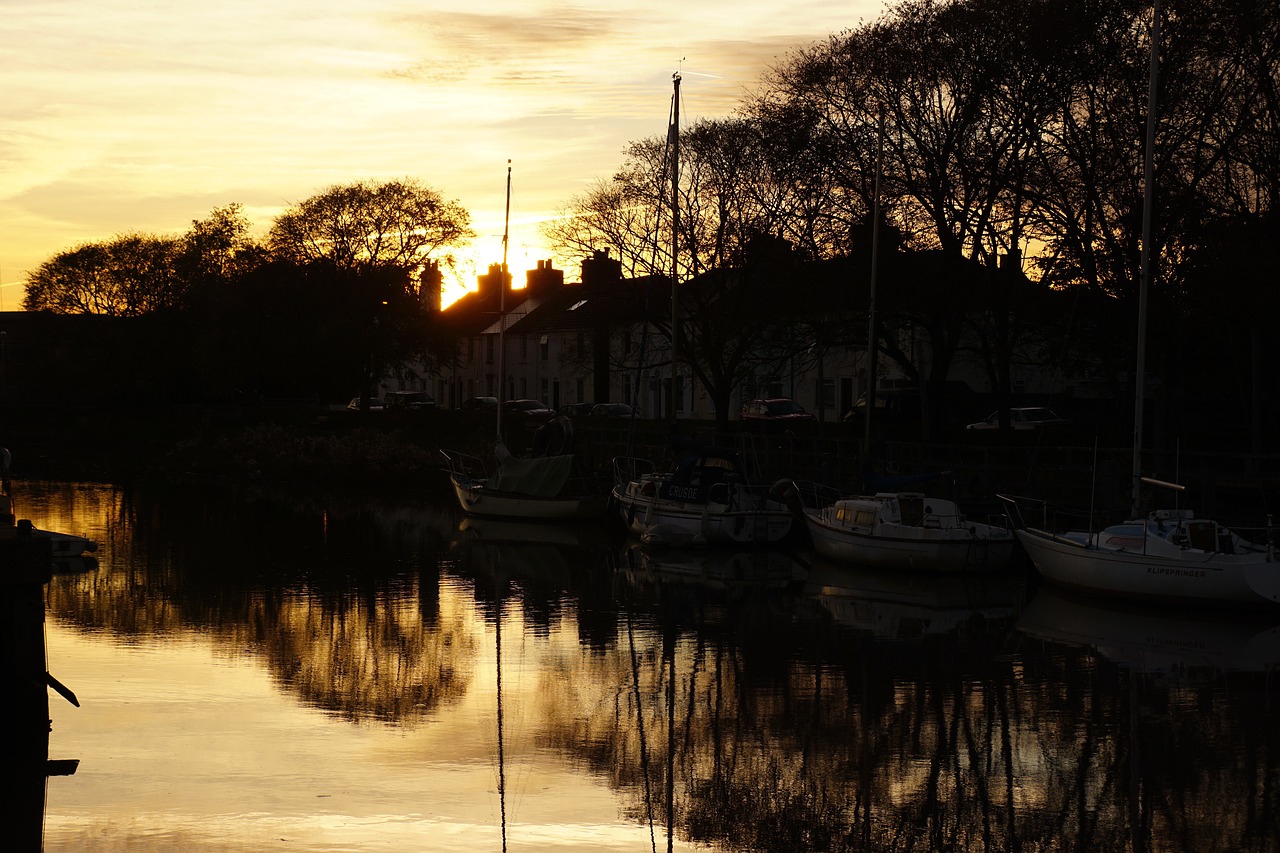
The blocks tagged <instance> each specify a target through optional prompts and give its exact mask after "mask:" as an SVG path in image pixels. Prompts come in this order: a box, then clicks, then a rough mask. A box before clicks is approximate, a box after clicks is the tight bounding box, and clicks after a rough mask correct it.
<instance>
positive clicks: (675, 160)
mask: <svg viewBox="0 0 1280 853" xmlns="http://www.w3.org/2000/svg"><path fill="white" fill-rule="evenodd" d="M671 80H672V82H673V83H674V84H675V91H674V92H673V93H672V95H671V127H670V129H669V130H668V134H667V138H668V140H669V141H670V143H671V395H670V401H669V402H670V405H671V422H672V423H673V424H674V423H675V422H676V394H677V393H678V391H677V385H676V366H677V364H678V362H677V360H676V340H677V337H678V335H679V328H680V327H679V322H680V314H679V309H678V307H677V306H678V302H677V298H676V293H677V289H676V283H677V282H678V281H679V278H680V72H679V71H677V72H676V73H675V74H672V75H671Z"/></svg>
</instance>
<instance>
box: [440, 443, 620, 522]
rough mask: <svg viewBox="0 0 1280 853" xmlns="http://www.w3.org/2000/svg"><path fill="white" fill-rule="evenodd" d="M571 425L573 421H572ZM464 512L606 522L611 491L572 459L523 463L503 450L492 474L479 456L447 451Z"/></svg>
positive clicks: (548, 458) (563, 457) (451, 476)
mask: <svg viewBox="0 0 1280 853" xmlns="http://www.w3.org/2000/svg"><path fill="white" fill-rule="evenodd" d="M566 420H567V419H566ZM440 453H441V455H442V456H444V458H445V461H446V463H447V465H448V470H449V479H450V482H452V484H453V491H454V494H455V495H457V498H458V503H459V504H460V505H461V506H462V510H463V512H465V513H467V514H468V515H478V516H484V517H487V518H513V519H526V520H531V521H567V520H575V519H577V520H581V519H592V518H601V517H603V516H604V514H605V509H606V507H607V505H608V497H607V495H606V494H605V491H606V490H605V489H604V488H603V487H601V488H598V489H597V488H595V485H596V484H595V483H594V482H593V478H591V477H589V476H586V475H583V474H582V472H581V471H579V470H578V467H579V466H580V464H581V462H580V460H579V459H578V457H576V456H574V455H572V454H562V455H557V456H535V457H530V458H523V457H517V456H513V455H511V453H510V452H509V451H507V449H506V447H504V446H502V445H498V447H497V448H496V449H495V453H494V455H495V456H496V457H497V472H496V473H495V474H492V475H490V473H489V471H488V469H487V468H486V467H485V465H484V463H483V462H482V461H480V460H479V459H478V458H476V457H474V456H470V455H468V454H465V453H459V452H457V451H454V450H441V451H440Z"/></svg>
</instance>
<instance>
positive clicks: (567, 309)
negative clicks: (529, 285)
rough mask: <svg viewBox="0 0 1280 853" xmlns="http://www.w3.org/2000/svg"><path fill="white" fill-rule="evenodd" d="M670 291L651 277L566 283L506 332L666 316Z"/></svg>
mask: <svg viewBox="0 0 1280 853" xmlns="http://www.w3.org/2000/svg"><path fill="white" fill-rule="evenodd" d="M670 294H671V289H670V286H669V285H668V284H667V280H666V279H664V278H658V277H653V276H646V277H643V278H637V279H626V280H624V281H618V282H613V283H611V284H610V285H609V286H608V287H584V286H583V285H566V286H565V287H563V288H559V289H558V290H556V291H553V292H552V293H550V294H548V295H547V296H546V297H545V298H544V299H541V300H539V302H538V304H537V305H536V306H534V307H533V308H532V310H530V311H529V312H528V313H527V314H526V315H525V316H524V317H522V318H520V319H519V320H517V321H516V322H515V323H512V324H511V325H510V326H508V327H507V331H508V332H514V333H516V334H525V335H535V334H543V333H547V332H564V331H573V330H575V329H576V330H589V329H597V328H600V327H602V326H617V325H624V324H631V323H639V322H643V321H644V319H645V318H646V317H653V316H655V315H656V316H658V317H665V316H669V314H670V308H669V307H667V306H669V305H670V299H671V296H670Z"/></svg>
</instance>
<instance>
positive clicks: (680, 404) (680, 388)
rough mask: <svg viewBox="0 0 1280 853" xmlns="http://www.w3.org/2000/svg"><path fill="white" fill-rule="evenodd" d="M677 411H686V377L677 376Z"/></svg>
mask: <svg viewBox="0 0 1280 853" xmlns="http://www.w3.org/2000/svg"><path fill="white" fill-rule="evenodd" d="M676 411H677V412H683V411H684V377H683V376H677V377H676Z"/></svg>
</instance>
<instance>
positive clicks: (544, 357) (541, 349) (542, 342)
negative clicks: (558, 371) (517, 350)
mask: <svg viewBox="0 0 1280 853" xmlns="http://www.w3.org/2000/svg"><path fill="white" fill-rule="evenodd" d="M550 360H551V344H550V342H549V341H548V339H547V336H546V335H543V336H542V337H540V338H538V361H542V362H547V361H550Z"/></svg>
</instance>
